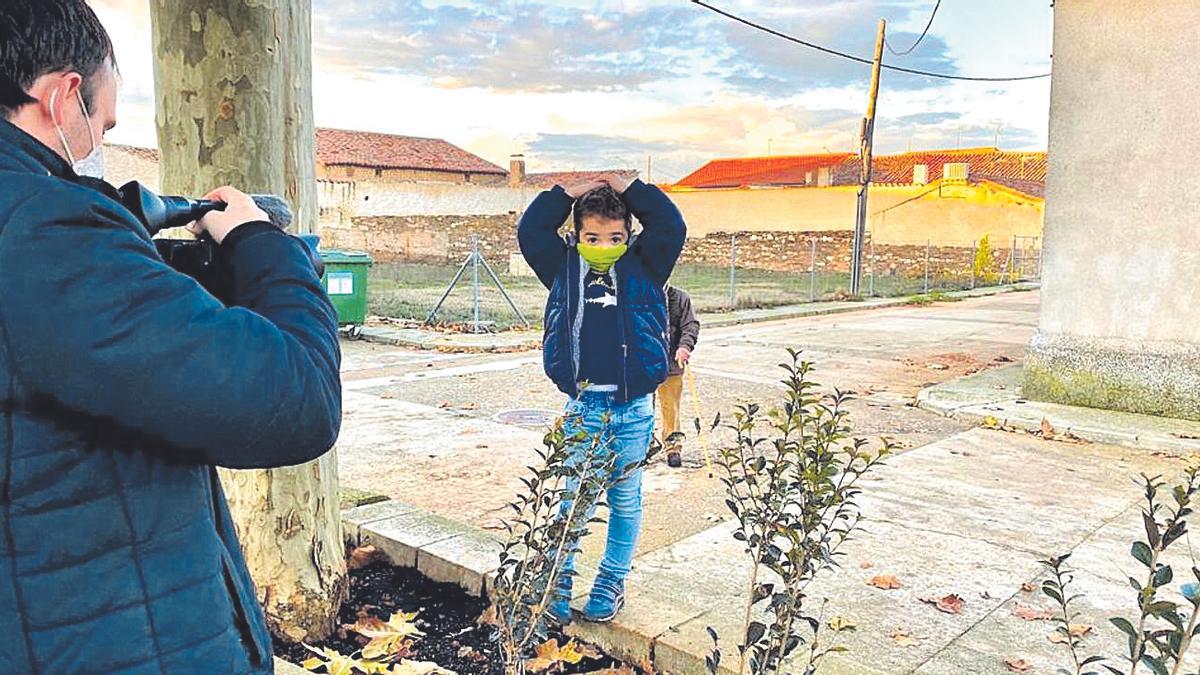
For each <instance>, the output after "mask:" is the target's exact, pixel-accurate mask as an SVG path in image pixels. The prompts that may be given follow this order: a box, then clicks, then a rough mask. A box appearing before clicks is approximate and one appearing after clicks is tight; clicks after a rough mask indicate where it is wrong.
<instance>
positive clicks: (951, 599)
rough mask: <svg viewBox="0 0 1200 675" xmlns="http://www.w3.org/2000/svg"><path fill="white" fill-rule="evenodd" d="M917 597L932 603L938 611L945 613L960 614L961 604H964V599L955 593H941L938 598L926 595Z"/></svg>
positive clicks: (926, 602)
mask: <svg viewBox="0 0 1200 675" xmlns="http://www.w3.org/2000/svg"><path fill="white" fill-rule="evenodd" d="M917 599H918V600H920V601H921V602H923V603H925V604H927V605H933V606H934V607H937V608H938V610H939V611H942V612H945V613H947V614H961V613H962V609H963V605H964V604H966V601H965V600H963V599H962V598H961V597H959V596H958V594H957V593H951V594H950V595H943V596H942V597H940V598H937V597H933V596H930V595H927V596H921V597H918V598H917Z"/></svg>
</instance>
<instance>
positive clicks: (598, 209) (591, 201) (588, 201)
mask: <svg viewBox="0 0 1200 675" xmlns="http://www.w3.org/2000/svg"><path fill="white" fill-rule="evenodd" d="M574 215H575V234H579V230H580V229H581V228H582V227H583V219H584V218H586V217H587V216H599V217H600V218H604V219H606V220H621V221H624V222H625V231H626V232H629V230H630V228H631V227H633V214H632V213H630V212H629V207H628V206H626V205H625V202H623V201H621V195H619V194H617V191H616V190H614V189H612V188H611V187H609V186H607V185H605V186H602V187H598V188H596V189H594V190H589V191H587V192H585V193H584V194H583V196H582V197H580V198H579V200H578V201H576V202H575V209H574Z"/></svg>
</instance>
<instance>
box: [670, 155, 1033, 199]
mask: <svg viewBox="0 0 1200 675" xmlns="http://www.w3.org/2000/svg"><path fill="white" fill-rule="evenodd" d="M951 163H961V164H967V165H968V167H969V168H968V174H967V175H968V178H969V179H970V180H972V181H980V180H990V181H992V182H995V183H999V184H1001V185H1004V186H1006V187H1008V188H1011V189H1013V190H1017V191H1019V192H1022V193H1024V194H1027V195H1031V196H1034V197H1044V196H1045V192H1046V153H1044V152H1006V151H1003V150H998V149H996V148H969V149H965V150H929V151H923V152H905V153H901V154H898V155H876V156H875V157H873V158H872V160H871V164H872V169H873V170H872V177H871V180H872V182H874V183H903V184H909V183H912V181H913V167H915V166H917V165H918V164H924V165H925V166H926V176H927V180H929V181H930V182H932V181H935V180H938V179H940V178H941V177H942V175H943V173H942V172H943V167H944V166H945V165H946V164H951ZM822 167H831V169H832V174H833V175H832V183H833V185H857V184H858V180H859V172H860V167H861V163H860V162H859V160H858V156H857V155H855V154H853V153H841V154H825V155H794V156H789V157H748V158H744V159H717V160H713V161H711V162H709V163H708V164H705V165H704V166H702V167H700V168H699V169H697V170H696V171H695V172H693V173H692V174H691V175H689V176H687V177H685V178H683V179H682V180H680V181H679V182H678V183H676V184H675V185H674V186H673V187H686V188H722V187H746V186H789V185H803V184H805V183H806V182H807V181H806V180H805V179H806V178H807V174H808V173H809V172H812V173H813V174H814V175H813V180H814V181H815V180H816V175H815V174H816V171H817V169H819V168H822Z"/></svg>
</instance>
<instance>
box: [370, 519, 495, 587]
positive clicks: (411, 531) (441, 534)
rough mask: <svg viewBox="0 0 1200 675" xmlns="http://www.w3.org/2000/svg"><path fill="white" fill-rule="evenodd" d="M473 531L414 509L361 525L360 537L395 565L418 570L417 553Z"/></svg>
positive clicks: (466, 526) (467, 527) (460, 524)
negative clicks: (432, 545)
mask: <svg viewBox="0 0 1200 675" xmlns="http://www.w3.org/2000/svg"><path fill="white" fill-rule="evenodd" d="M471 531H472V528H471V527H470V526H469V525H464V524H463V523H460V522H457V521H454V520H450V519H449V518H443V517H442V516H439V515H436V514H433V513H429V512H427V511H421V510H418V509H414V510H412V511H410V512H408V513H405V514H403V515H398V516H392V517H390V518H385V519H384V520H376V521H373V522H370V523H366V524H365V525H362V526H361V527H360V528H359V532H360V534H359V538H360V541H361V543H362V544H371V545H373V546H374V547H375V548H377V549H379V551H380V552H382V553H383V554H384V555H386V556H387V557H388V559H389V560H391V562H392V564H393V565H398V566H400V567H416V566H417V552H418V551H420V550H422V549H426V548H428V547H429V546H430V545H431V544H436V543H438V542H442V541H445V540H447V539H453V538H455V537H459V536H462V535H463V534H465V533H469V532H471ZM437 581H454V579H437Z"/></svg>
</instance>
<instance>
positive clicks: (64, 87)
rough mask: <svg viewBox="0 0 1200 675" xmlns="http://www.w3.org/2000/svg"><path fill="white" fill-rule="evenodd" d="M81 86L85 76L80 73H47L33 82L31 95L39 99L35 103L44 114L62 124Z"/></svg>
mask: <svg viewBox="0 0 1200 675" xmlns="http://www.w3.org/2000/svg"><path fill="white" fill-rule="evenodd" d="M81 86H83V76H82V75H80V74H79V73H74V72H65V73H63V72H58V73H47V74H45V75H43V76H41V77H39V78H38V79H37V81H35V82H34V83H33V87H31V88H30V91H29V95H30V96H32V97H34V98H35V99H37V103H35V104H34V105H36V106H38V108H39V110H40V111H41V113H42V114H43V115H45V116H46V117H47V118H49V119H50V121H52V122H57V123H58V124H60V125H61V124H63V119H64V118H65V112H66V110H68V106H70V105H72V104H73V103H74V100H75V94H76V92H78V91H79V88H80V87H81ZM74 105H78V104H77V103H74Z"/></svg>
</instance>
